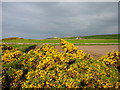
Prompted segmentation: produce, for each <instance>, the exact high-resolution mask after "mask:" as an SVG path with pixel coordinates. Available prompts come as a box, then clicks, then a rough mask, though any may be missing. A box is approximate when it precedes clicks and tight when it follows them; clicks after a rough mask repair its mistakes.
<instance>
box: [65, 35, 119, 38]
mask: <svg viewBox="0 0 120 90" xmlns="http://www.w3.org/2000/svg"><path fill="white" fill-rule="evenodd" d="M77 37H79V38H83V39H118V38H119V39H120V34H108V35H91V36H77ZM75 38H76V37H64V39H75Z"/></svg>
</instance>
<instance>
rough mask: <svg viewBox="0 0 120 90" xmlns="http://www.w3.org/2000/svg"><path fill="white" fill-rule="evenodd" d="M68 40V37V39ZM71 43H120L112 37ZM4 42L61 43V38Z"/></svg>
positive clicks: (74, 40) (71, 41)
mask: <svg viewBox="0 0 120 90" xmlns="http://www.w3.org/2000/svg"><path fill="white" fill-rule="evenodd" d="M66 40H67V39H66ZM67 41H69V42H70V43H118V40H117V39H114V40H113V39H110V40H104V39H103V40H90V39H89V40H87V39H86V40H76V39H73V40H67ZM2 42H8V43H9V42H14V43H36V44H42V43H60V41H59V39H52V40H51V39H43V40H35V39H14V40H2Z"/></svg>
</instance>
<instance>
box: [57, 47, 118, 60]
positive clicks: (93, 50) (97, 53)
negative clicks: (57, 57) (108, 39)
mask: <svg viewBox="0 0 120 90" xmlns="http://www.w3.org/2000/svg"><path fill="white" fill-rule="evenodd" d="M55 47H56V48H57V49H58V50H59V51H63V50H62V49H61V47H60V46H55ZM77 47H78V48H79V49H80V50H84V52H85V53H89V54H91V56H92V57H93V58H95V59H98V58H99V57H101V56H103V55H106V53H107V52H111V51H113V50H115V51H118V50H120V49H119V48H118V47H120V45H119V46H118V45H79V46H77Z"/></svg>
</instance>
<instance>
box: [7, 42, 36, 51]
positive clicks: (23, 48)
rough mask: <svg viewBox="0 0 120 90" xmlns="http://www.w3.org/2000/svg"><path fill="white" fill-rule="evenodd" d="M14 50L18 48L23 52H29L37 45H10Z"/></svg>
mask: <svg viewBox="0 0 120 90" xmlns="http://www.w3.org/2000/svg"><path fill="white" fill-rule="evenodd" d="M8 45H9V46H11V47H13V48H18V49H19V50H20V51H22V52H26V51H29V50H30V49H31V48H33V47H35V46H36V45H35V44H8Z"/></svg>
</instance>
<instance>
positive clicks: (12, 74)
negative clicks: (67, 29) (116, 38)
mask: <svg viewBox="0 0 120 90" xmlns="http://www.w3.org/2000/svg"><path fill="white" fill-rule="evenodd" d="M60 43H61V44H60V45H61V47H62V48H63V50H64V51H65V52H59V51H58V50H57V49H56V48H55V47H54V46H52V45H47V44H46V45H43V46H42V47H40V48H38V49H37V50H34V49H32V50H30V51H29V52H27V53H22V52H20V51H19V50H17V49H14V48H11V49H10V50H8V49H3V50H5V51H4V52H3V56H2V60H3V62H2V66H3V70H2V73H3V74H2V83H3V84H2V88H3V89H6V88H116V89H117V88H119V87H120V81H119V78H118V76H119V72H118V70H117V68H116V67H115V66H109V65H108V64H116V63H117V62H119V55H118V53H120V52H117V51H114V53H116V55H113V53H109V55H106V56H104V57H101V58H100V59H99V60H95V59H93V58H92V57H91V56H90V54H87V53H84V52H83V51H82V50H78V48H77V47H75V46H74V45H73V44H71V43H69V42H67V41H65V40H63V39H60ZM2 47H3V46H2ZM108 57H112V58H113V59H112V62H114V63H111V58H108ZM106 59H107V60H106Z"/></svg>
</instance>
